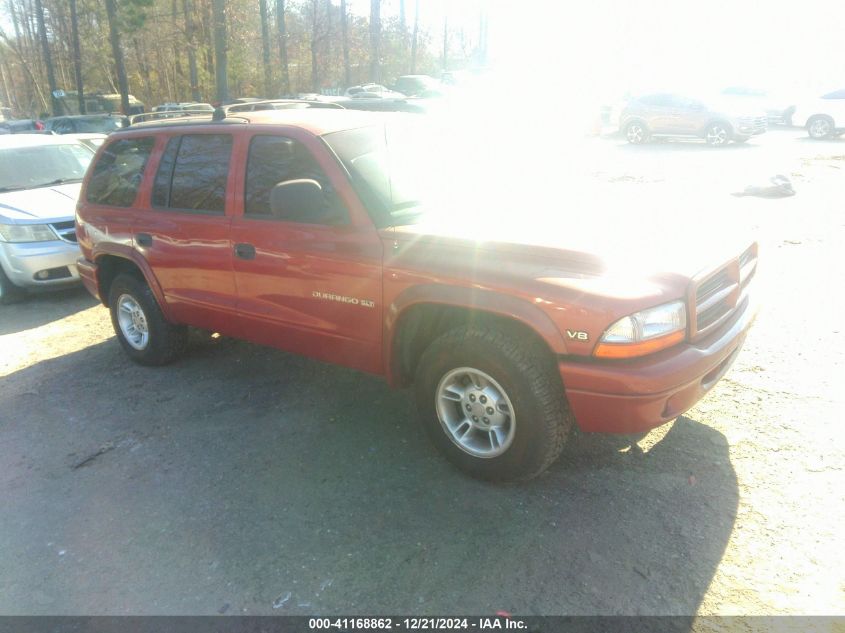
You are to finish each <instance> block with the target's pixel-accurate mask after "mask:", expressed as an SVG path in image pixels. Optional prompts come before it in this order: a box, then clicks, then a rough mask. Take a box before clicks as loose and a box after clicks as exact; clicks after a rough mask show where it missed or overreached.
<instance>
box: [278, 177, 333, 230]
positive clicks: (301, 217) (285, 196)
mask: <svg viewBox="0 0 845 633" xmlns="http://www.w3.org/2000/svg"><path fill="white" fill-rule="evenodd" d="M270 213H272V215H273V217H276V218H279V219H284V220H289V221H291V222H308V223H312V224H320V223H322V222H324V221H325V219H326V216H327V208H326V198H325V196H324V195H323V188H322V187H321V186H320V183H318V182H317V181H316V180H310V179H308V178H302V179H299V180H288V181H287V182H280V183H279V184H278V185H276V186H275V187H273V189H272V190H271V191H270Z"/></svg>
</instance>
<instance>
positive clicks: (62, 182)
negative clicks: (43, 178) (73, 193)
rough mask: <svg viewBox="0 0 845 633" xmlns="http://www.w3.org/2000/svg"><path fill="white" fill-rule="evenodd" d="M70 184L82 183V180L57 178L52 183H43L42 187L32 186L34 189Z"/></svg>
mask: <svg viewBox="0 0 845 633" xmlns="http://www.w3.org/2000/svg"><path fill="white" fill-rule="evenodd" d="M70 182H82V178H56V179H55V180H51V181H50V182H42V183H41V184H40V185H32V188H33V189H37V188H38V187H52V186H53V185H65V184H67V183H70Z"/></svg>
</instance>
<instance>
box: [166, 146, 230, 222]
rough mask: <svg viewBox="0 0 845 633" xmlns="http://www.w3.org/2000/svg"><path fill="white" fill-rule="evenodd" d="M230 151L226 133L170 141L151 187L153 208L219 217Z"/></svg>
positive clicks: (222, 203) (223, 201) (224, 197)
mask: <svg viewBox="0 0 845 633" xmlns="http://www.w3.org/2000/svg"><path fill="white" fill-rule="evenodd" d="M231 151H232V137H231V136H230V135H229V134H186V135H184V136H177V137H173V138H171V139H170V141H168V144H167V149H165V151H164V155H163V156H162V158H161V163H160V164H159V167H158V172H157V173H156V177H155V183H154V184H153V196H152V201H153V206H154V207H156V208H159V209H173V210H175V211H198V212H203V213H216V214H221V215H222V214H223V212H224V209H225V206H226V180H227V179H228V177H229V159H230V156H231Z"/></svg>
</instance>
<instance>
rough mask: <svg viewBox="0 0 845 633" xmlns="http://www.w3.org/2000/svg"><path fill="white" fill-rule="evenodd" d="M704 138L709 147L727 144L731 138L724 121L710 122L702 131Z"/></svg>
mask: <svg viewBox="0 0 845 633" xmlns="http://www.w3.org/2000/svg"><path fill="white" fill-rule="evenodd" d="M704 140H705V142H706V143H707V144H708V145H710V146H711V147H720V146H722V145H727V144H728V141H730V140H731V131H730V129H729V128H728V126H727V125H725V124H724V123H711V124H710V125H708V126H707V129H706V130H705V131H704Z"/></svg>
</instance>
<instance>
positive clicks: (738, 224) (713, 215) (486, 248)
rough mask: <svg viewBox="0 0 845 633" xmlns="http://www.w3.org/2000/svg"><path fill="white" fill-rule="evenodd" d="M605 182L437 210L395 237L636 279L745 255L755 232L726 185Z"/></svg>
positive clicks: (691, 272) (554, 268)
mask: <svg viewBox="0 0 845 633" xmlns="http://www.w3.org/2000/svg"><path fill="white" fill-rule="evenodd" d="M602 189H603V190H602V192H601V193H596V192H592V193H589V194H588V193H586V192H584V191H582V192H574V191H569V192H556V194H557V195H556V196H555V197H556V199H557V200H556V201H555V202H553V201H551V200H549V199H546V200H540V201H533V202H532V201H527V200H526V201H524V204H518V202H516V201H514V202H512V203H508V202H505V204H504V205H503V206H500V207H499V208H500V209H502V210H501V211H500V212H498V213H495V212H494V211H493V209H492V208H487V209H483V210H481V211H478V212H475V213H466V212H464V213H448V214H434V213H431V214H428V215H426V216H424V218H423V220H422V221H421V222H419V223H417V224H413V225H408V226H400V227H396V228H395V229H393V230H392V231H391V234H390V236H389V237H390V238H393V239H400V240H408V241H418V242H421V243H427V244H429V245H430V246H431V247H433V248H437V246H438V245H439V246H441V247H446V248H449V247H455V248H462V249H465V248H471V249H474V250H475V251H477V252H487V253H496V256H497V257H498V258H500V261H501V265H502V266H506V265H507V262H508V259H509V258H513V259H516V260H520V261H525V260H526V259H531V260H533V261H534V262H535V263H536V264H537V265H539V266H541V267H542V268H543V269H544V270H547V271H548V274H550V275H552V274H557V275H559V276H572V277H599V276H601V277H616V278H629V279H630V278H637V279H644V278H652V277H654V276H661V275H671V276H673V277H677V276H680V277H683V278H686V279H689V278H692V277H694V276H696V275H699V274H702V273H707V272H709V271H711V270H714V269H715V268H716V267H717V266H720V265H722V264H724V263H725V262H726V261H728V260H729V259H731V258H733V257H738V256H739V255H740V254H741V253H742V252H743V251H744V250H745V249H746V248H748V246H749V245H750V244H751V243H752V242H753V241H754V240H753V237H752V232H751V230H750V226H744V225H743V222H742V219H741V218H742V216H743V215H747V209H741V208H740V206H741V203H738V202H737V200H738V199H737V198H734V197H732V196H730V195H727V193H726V192H722V193H721V195H718V196H715V195H714V196H707V195H698V196H692V195H690V193H689V192H688V191H683V190H681V189H680V188H678V189H676V188H669V187H666V186H665V185H663V186H661V187H659V188H658V187H655V186H650V185H648V184H643V183H636V184H634V185H632V184H627V185H626V184H622V183H620V184H614V185H609V186H607V187H603V188H602ZM652 190H653V191H652ZM561 194H564V195H561ZM743 211H744V212H743ZM421 245H422V244H421Z"/></svg>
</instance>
